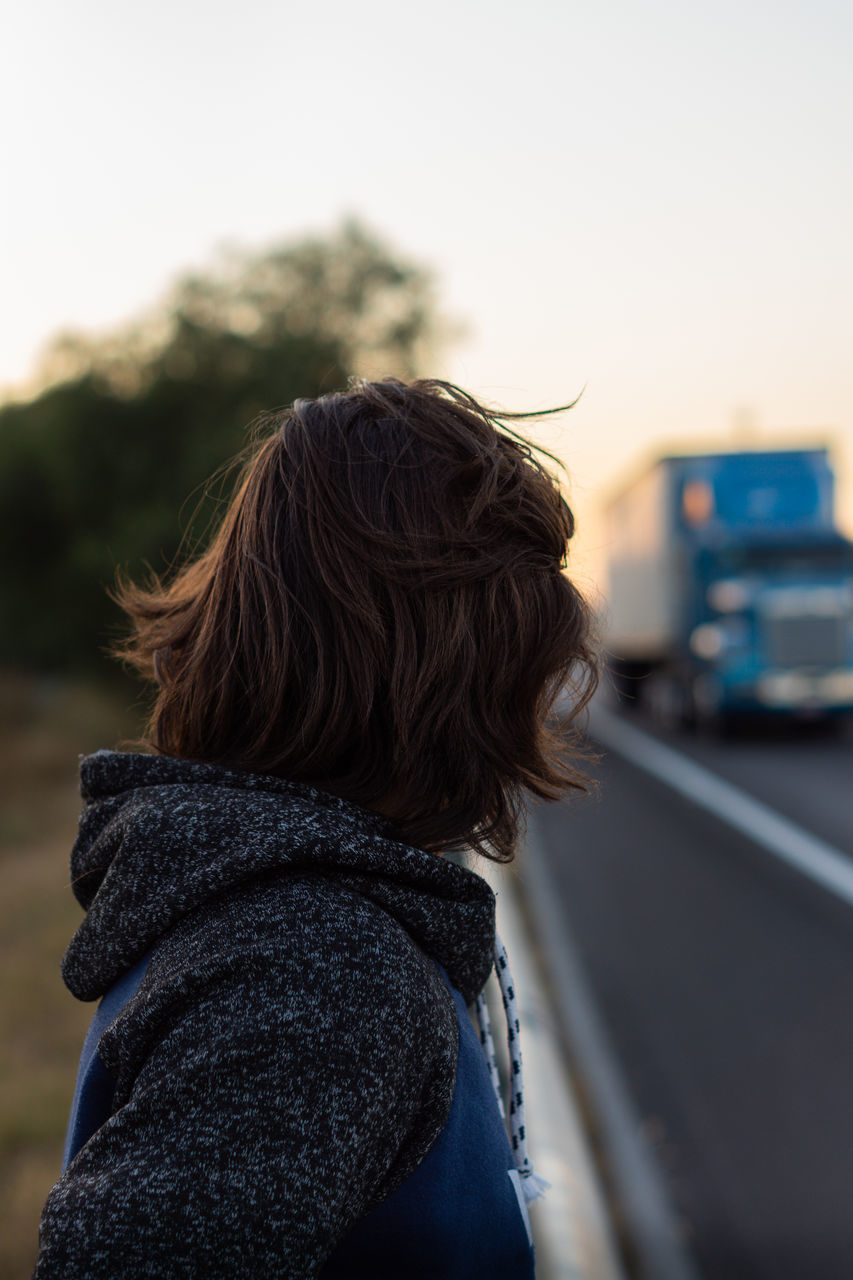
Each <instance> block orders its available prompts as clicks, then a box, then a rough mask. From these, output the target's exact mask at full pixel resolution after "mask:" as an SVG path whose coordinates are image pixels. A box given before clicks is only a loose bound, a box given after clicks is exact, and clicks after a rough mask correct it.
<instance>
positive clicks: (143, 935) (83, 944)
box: [62, 751, 495, 1002]
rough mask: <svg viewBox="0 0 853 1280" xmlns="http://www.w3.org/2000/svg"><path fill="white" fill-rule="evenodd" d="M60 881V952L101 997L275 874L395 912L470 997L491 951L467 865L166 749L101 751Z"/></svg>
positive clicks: (290, 788)
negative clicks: (66, 941)
mask: <svg viewBox="0 0 853 1280" xmlns="http://www.w3.org/2000/svg"><path fill="white" fill-rule="evenodd" d="M80 780H81V781H80V787H81V794H82V796H83V800H84V808H83V813H82V815H81V818H80V828H79V832H78V836H77V840H76V842H75V844H74V848H73V850H72V853H71V884H72V888H73V890H74V894H75V896H76V898H77V900H78V902H79V903H80V904H81V906H82V907H83V908H84V909H85V911H86V916H85V918H84V920H83V922H82V924H81V925H80V927H79V929H78V930H77V932H76V933H75V935H74V937H73V939H72V940H71V944H70V946H69V947H68V950H67V952H66V953H65V957H64V959H63V961H62V975H63V978H64V979H65V983H66V985H67V986H68V988H69V990H70V991H71V992H73V994H74V995H75V996H77V997H78V998H79V999H81V1000H95V999H97V998H98V997H100V996H102V995H103V994H104V993H105V992H106V991H108V990H109V988H110V987H111V986H112V985H113V983H114V982H116V981H117V980H118V979H119V978H120V977H121V976H122V975H123V974H124V973H125V972H126V971H127V970H128V969H130V968H131V967H132V966H133V965H134V964H135V963H136V962H137V961H138V960H139V959H141V957H142V956H143V955H144V954H145V953H146V951H148V950H149V949H150V947H151V946H152V945H153V944H154V943H155V942H156V941H157V939H158V938H160V937H161V936H162V935H163V934H165V933H166V932H168V930H169V929H170V928H171V927H172V926H173V925H174V924H175V923H176V922H177V921H178V920H180V919H181V918H182V917H184V916H186V915H187V914H188V913H189V912H191V911H193V910H194V909H195V908H197V907H198V906H200V905H201V904H202V903H204V902H205V901H207V900H208V899H211V898H214V897H219V896H221V895H222V894H223V893H225V892H227V891H228V890H229V889H231V888H232V887H234V886H237V885H241V884H244V883H245V882H247V881H251V880H255V879H258V878H260V877H263V878H265V879H266V878H268V877H269V876H270V875H273V874H275V873H277V872H284V873H286V872H288V871H291V870H292V871H294V872H305V871H311V872H316V873H319V874H322V875H324V876H331V877H334V878H335V879H337V880H339V881H340V882H341V883H342V884H343V885H345V886H346V887H347V888H350V889H354V890H356V891H357V892H358V893H360V894H362V895H363V896H364V897H367V898H370V899H371V900H372V901H373V902H375V903H377V904H378V905H379V906H381V907H382V908H383V909H384V910H385V911H387V912H388V913H389V915H391V916H393V917H394V918H395V919H396V920H398V921H399V922H400V924H401V925H402V926H403V927H404V928H405V929H406V931H407V932H408V933H409V934H410V936H411V937H412V938H413V939H414V940H415V942H417V943H418V945H419V946H420V947H422V949H423V950H424V951H426V952H427V953H428V954H429V955H431V956H432V957H433V958H434V959H435V960H437V961H438V963H439V964H441V965H442V967H443V968H444V969H445V971H446V973H447V975H448V977H449V978H450V981H451V982H452V983H453V985H454V986H455V987H456V988H457V989H458V990H459V991H460V992H461V994H462V995H463V997H464V998H465V1000H466V1001H468V1002H470V1001H471V1000H473V999H474V997H475V996H476V995H477V994H478V992H479V991H480V990H481V988H482V987H483V985H484V983H485V982H486V979H487V978H488V975H489V972H490V970H491V966H492V961H493V956H494V932H495V900H494V894H493V893H492V890H491V889H490V888H489V886H488V885H487V884H486V882H485V881H484V880H483V879H482V878H481V877H480V876H478V875H476V874H475V873H474V872H472V871H468V870H466V869H465V868H464V867H461V866H459V865H458V864H456V863H454V862H451V861H448V860H446V859H444V858H442V857H439V856H438V855H436V854H434V853H425V852H424V851H423V850H422V849H414V848H412V847H411V846H409V845H406V844H403V843H401V842H400V841H399V840H398V839H396V838H395V837H394V834H393V829H392V827H391V825H390V824H389V823H388V822H387V821H386V820H385V819H383V818H381V817H380V816H379V815H378V814H375V813H372V812H370V811H368V810H366V809H362V808H361V807H360V806H358V805H355V804H351V803H350V802H348V801H346V800H342V799H340V798H339V797H337V796H332V795H328V794H326V793H324V792H321V791H317V790H315V789H314V788H312V787H308V786H303V785H301V784H299V783H293V782H287V781H285V780H283V779H280V778H274V777H271V776H268V775H262V774H251V773H241V772H238V771H235V770H229V769H223V768H219V767H218V766H215V765H206V764H197V763H194V762H191V761H187V760H176V759H172V758H170V757H166V756H147V755H136V754H127V753H122V752H116V751H98V752H96V753H95V754H94V755H91V756H86V757H84V758H83V759H82V761H81V764H80Z"/></svg>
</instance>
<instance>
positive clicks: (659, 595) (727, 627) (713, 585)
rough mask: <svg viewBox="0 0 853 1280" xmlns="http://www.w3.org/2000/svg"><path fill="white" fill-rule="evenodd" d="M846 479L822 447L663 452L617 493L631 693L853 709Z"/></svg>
mask: <svg viewBox="0 0 853 1280" xmlns="http://www.w3.org/2000/svg"><path fill="white" fill-rule="evenodd" d="M833 489H834V480H833V473H832V469H831V467H830V464H829V458H828V454H827V451H826V450H825V449H811V450H789V451H774V452H772V453H771V452H750V453H720V454H704V455H697V456H682V457H668V458H663V459H660V460H659V461H658V463H656V464H655V466H654V467H653V468H652V469H651V470H650V472H648V473H646V475H645V476H643V477H641V479H640V481H638V482H637V483H635V484H634V485H632V486H629V487H628V488H626V489H625V490H624V491H622V492H621V493H620V494H619V495H617V497H616V499H614V501H613V502H612V503H611V504H610V508H609V511H608V525H609V530H610V538H609V547H610V597H609V602H610V625H609V627H608V629H607V638H608V648H609V651H610V653H611V655H612V657H611V666H612V668H613V671H614V676H615V679H616V681H617V684H619V685H621V687H622V689H623V691H625V690H627V689H629V688H631V692H632V693H633V696H634V700H635V701H641V700H643V699H644V697H645V698H646V700H649V701H651V702H652V704H653V706H658V707H666V708H668V709H669V710H670V711H672V710H673V709H677V713H678V715H679V718H680V719H682V720H684V721H691V720H693V719H695V718H699V719H708V720H713V719H721V718H726V717H728V718H730V717H732V716H735V715H742V714H746V713H755V712H760V713H764V714H768V715H777V716H778V715H782V716H786V717H800V718H803V717H811V718H814V717H815V716H830V715H836V714H841V713H847V712H850V711H851V710H853V545H851V543H850V542H849V541H848V540H847V539H846V538H844V537H843V536H842V535H841V534H840V533H839V532H838V530H837V529H836V528H835V525H834V516H833ZM632 686H633V687H632Z"/></svg>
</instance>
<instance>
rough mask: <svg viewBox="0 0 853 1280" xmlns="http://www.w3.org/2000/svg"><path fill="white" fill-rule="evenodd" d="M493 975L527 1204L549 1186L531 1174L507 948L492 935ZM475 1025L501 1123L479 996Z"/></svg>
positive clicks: (486, 1018)
mask: <svg viewBox="0 0 853 1280" xmlns="http://www.w3.org/2000/svg"><path fill="white" fill-rule="evenodd" d="M495 971H496V973H497V975H498V982H499V983H500V988H501V999H502V1000H503V1007H504V1013H505V1015H506V1041H507V1049H508V1051H509V1064H510V1097H509V1136H510V1142H511V1144H512V1153H513V1159H514V1161H515V1167H516V1169H517V1170H518V1173H519V1175H520V1177H521V1186H522V1190H523V1192H524V1197H525V1199H526V1200H527V1201H528V1202H529V1201H531V1200H535V1199H536V1198H537V1197H538V1196H541V1195H543V1194H544V1192H545V1191H546V1190H547V1188H548V1186H549V1183H548V1182H546V1181H545V1179H544V1178H540V1176H539V1175H538V1174H537V1173H534V1171H533V1165H532V1164H531V1163H530V1157H529V1155H528V1152H527V1128H526V1125H525V1122H524V1078H523V1074H522V1068H521V1039H520V1034H519V1031H520V1029H519V1021H518V1005H517V1003H516V997H515V987H514V985H513V981H512V974H511V973H510V969H509V961H508V959H507V954H506V948H505V947H504V945H503V943H502V942H501V940H500V938H499V937H498V935H497V934H495ZM476 1007H477V1022H478V1025H479V1028H480V1043H481V1044H482V1046H483V1051H484V1053H485V1055H486V1062H487V1064H488V1068H489V1076H490V1077H491V1081H492V1087H493V1088H494V1091H495V1097H496V1098H497V1100H498V1106H499V1108H500V1113H501V1116H502V1117H503V1119H504V1120H505V1119H506V1112H505V1110H504V1103H503V1097H502V1096H501V1082H500V1076H499V1074H498V1064H497V1061H496V1058H495V1046H494V1041H493V1040H492V1030H491V1025H490V1022H489V1011H488V1008H487V1007H486V998H485V996H484V995H483V994H482V993H481V994H480V995H479V996H478V998H477V1006H476Z"/></svg>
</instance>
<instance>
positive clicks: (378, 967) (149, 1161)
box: [35, 752, 494, 1280]
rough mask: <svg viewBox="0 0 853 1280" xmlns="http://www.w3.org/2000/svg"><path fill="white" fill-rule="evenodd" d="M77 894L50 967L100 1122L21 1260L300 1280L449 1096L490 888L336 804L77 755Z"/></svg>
mask: <svg viewBox="0 0 853 1280" xmlns="http://www.w3.org/2000/svg"><path fill="white" fill-rule="evenodd" d="M81 775H82V790H83V796H84V800H85V802H86V805H85V809H84V811H83V815H82V817H81V824H80V832H79V836H78V839H77V842H76V844H75V846H74V850H73V853H72V861H71V869H72V881H73V885H74V891H75V893H76V895H77V897H78V899H79V901H80V902H81V904H82V906H83V907H84V908H85V909H86V916H85V919H84V921H83V923H82V924H81V926H80V928H79V929H78V931H77V933H76V934H75V936H74V938H73V940H72V942H71V945H70V946H69V948H68V951H67V953H66V956H65V959H64V961H63V974H64V977H65V981H66V983H67V984H68V986H69V988H70V989H71V990H72V991H73V992H74V994H75V995H77V996H78V997H80V998H81V999H84V1000H92V999H96V998H97V997H99V996H100V995H102V994H103V993H104V992H105V991H106V990H108V988H109V987H110V986H111V985H112V984H113V983H114V982H115V981H116V979H117V978H119V977H120V976H122V974H124V973H125V972H126V971H127V970H128V969H129V968H130V967H131V966H132V965H133V964H134V963H135V962H136V961H137V960H139V959H140V958H141V957H142V956H144V955H146V954H150V957H151V958H150V962H149V964H148V968H147V970H146V973H145V977H144V979H143V981H142V983H141V985H140V987H139V989H138V990H137V992H136V994H135V995H134V996H133V997H132V999H131V1000H130V1001H129V1003H128V1004H127V1005H126V1006H125V1008H124V1009H123V1011H122V1013H121V1014H120V1016H119V1017H118V1018H117V1019H116V1020H115V1021H114V1022H113V1023H112V1025H111V1026H110V1027H109V1028H108V1030H107V1031H106V1032H105V1034H104V1035H103V1036H102V1037H101V1041H100V1046H99V1052H100V1056H101V1059H102V1060H103V1062H104V1063H105V1065H106V1067H107V1068H108V1070H109V1072H110V1074H111V1076H112V1077H113V1079H114V1080H115V1095H114V1100H113V1114H112V1116H111V1118H110V1119H109V1120H108V1121H107V1123H106V1124H104V1125H103V1126H102V1127H101V1128H100V1129H99V1130H98V1131H97V1132H96V1133H95V1134H94V1136H93V1137H92V1138H90V1140H89V1141H88V1142H87V1143H86V1145H85V1146H84V1147H83V1148H82V1150H81V1151H80V1152H79V1154H78V1155H77V1156H76V1158H75V1159H74V1160H73V1161H72V1163H71V1165H70V1166H69V1168H68V1169H67V1170H66V1172H65V1174H64V1175H63V1177H62V1178H61V1179H60V1181H59V1182H58V1183H57V1184H56V1186H55V1187H54V1188H53V1190H52V1191H51V1193H50V1196H49V1198H48V1201H47V1205H46V1206H45V1211H44V1214H43V1218H42V1228H41V1250H40V1255H39V1262H38V1264H37V1268H36V1272H35V1275H36V1277H38V1280H48V1278H51V1280H52V1278H54V1277H60V1276H62V1277H66V1278H70V1277H83V1276H85V1277H91V1278H92V1280H99V1278H100V1277H104V1278H106V1277H111V1278H113V1277H117V1276H128V1277H136V1276H139V1277H141V1276H146V1277H147V1276H150V1277H158V1276H169V1277H173V1276H175V1277H177V1276H204V1277H220V1276H221V1277H225V1276H228V1277H249V1276H264V1277H267V1276H269V1277H293V1278H295V1277H311V1276H315V1275H321V1274H322V1266H323V1262H324V1260H325V1259H326V1258H327V1257H328V1256H329V1255H330V1253H331V1252H332V1251H333V1249H334V1248H335V1245H336V1244H337V1242H338V1241H339V1240H340V1239H341V1237H342V1236H344V1235H345V1233H346V1231H347V1230H348V1229H349V1228H350V1227H351V1226H352V1225H353V1224H354V1223H355V1222H356V1221H357V1220H358V1219H359V1218H360V1217H362V1216H363V1215H364V1214H365V1213H366V1212H367V1211H368V1210H369V1209H370V1208H371V1207H372V1206H374V1205H375V1204H378V1203H379V1202H380V1201H381V1200H383V1199H384V1198H385V1197H386V1196H387V1195H388V1194H390V1192H391V1191H393V1190H394V1189H395V1188H396V1187H397V1186H399V1185H400V1184H401V1183H402V1181H403V1180H404V1179H405V1178H406V1177H407V1176H408V1174H409V1173H411V1172H412V1170H413V1169H415V1168H416V1167H417V1165H418V1164H419V1163H420V1161H421V1160H422V1159H423V1158H424V1156H425V1155H426V1153H427V1152H428V1151H429V1149H430V1147H431V1146H432V1144H433V1143H434V1141H435V1139H436V1137H437V1136H438V1134H439V1132H440V1131H441V1129H442V1127H443V1125H444V1123H445V1120H446V1118H447V1114H448V1111H449V1108H450V1103H451V1099H452V1094H453V1085H454V1073H455V1064H456V1049H457V1037H458V1024H457V1020H456V1011H455V1008H454V1005H453V1001H452V999H451V997H450V994H449V992H448V990H447V987H446V985H445V983H444V982H443V980H442V978H441V975H440V973H439V972H438V969H437V967H436V964H435V963H434V961H437V962H438V963H439V964H441V965H442V966H443V968H444V969H445V971H446V973H447V974H448V976H449V978H450V980H451V982H452V983H453V985H454V986H456V987H457V988H458V989H459V990H460V991H461V992H462V994H463V995H464V996H465V998H466V1000H469V1001H470V1000H471V999H472V998H473V997H474V996H475V995H476V994H477V992H478V991H479V990H480V988H481V987H482V986H483V984H484V983H485V981H486V978H487V976H488V973H489V970H490V967H491V960H492V944H493V938H494V897H493V894H492V892H491V890H490V889H489V887H488V885H486V883H485V881H483V880H482V879H481V878H480V877H479V876H477V875H475V874H473V873H472V872H470V871H467V870H465V869H463V868H461V867H459V866H457V865H455V864H454V863H451V862H448V861H445V860H443V859H441V858H439V857H436V856H435V855H433V854H427V853H424V852H423V851H421V850H417V849H412V848H410V847H408V846H406V845H404V844H402V843H400V842H399V841H397V840H395V839H394V837H393V833H392V832H391V830H390V828H389V827H388V825H387V824H386V823H385V822H384V821H383V820H382V819H381V818H379V817H378V816H376V815H374V814H370V813H368V812H366V811H364V810H362V809H360V808H358V807H357V806H355V805H352V804H349V803H347V802H345V801H343V800H340V799H337V798H335V797H332V796H328V795H325V794H323V793H320V792H317V791H314V790H312V789H311V788H308V787H303V786H299V785H295V784H290V783H287V782H284V781H281V780H277V779H273V778H269V777H260V776H256V775H249V774H243V773H238V772H230V771H228V770H224V769H219V768H216V767H213V766H206V765H198V764H193V763H190V762H186V761H178V760H172V759H164V758H161V757H153V756H140V755H127V754H120V753H115V752H99V753H97V754H96V755H94V756H90V757H88V758H87V759H86V760H84V761H83V762H82V767H81Z"/></svg>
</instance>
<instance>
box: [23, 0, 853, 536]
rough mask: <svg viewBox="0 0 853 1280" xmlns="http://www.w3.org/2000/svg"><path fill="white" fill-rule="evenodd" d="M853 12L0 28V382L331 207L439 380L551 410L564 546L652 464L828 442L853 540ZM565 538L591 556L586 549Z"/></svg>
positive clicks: (77, 21) (256, 0)
mask: <svg viewBox="0 0 853 1280" xmlns="http://www.w3.org/2000/svg"><path fill="white" fill-rule="evenodd" d="M851 60H853V6H851V5H850V3H849V0H809V2H806V0H799V2H797V3H792V2H791V0H773V2H772V3H770V2H769V0H738V2H735V0H713V3H712V2H710V0H702V2H695V0H694V2H692V3H691V2H690V0H680V2H678V3H676V2H673V0H649V2H648V3H629V2H628V0H612V2H611V3H607V2H599V3H587V4H585V5H583V6H581V5H579V4H572V3H566V2H565V0H563V2H561V3H557V2H556V0H526V3H524V4H513V5H510V4H509V3H507V2H506V0H488V3H486V2H485V0H469V2H467V3H466V0H456V2H455V3H451V2H450V0H436V2H435V3H432V4H431V5H430V6H428V7H426V6H410V5H403V4H400V3H399V0H395V2H394V3H392V2H391V0H362V3H360V4H357V5H356V4H353V3H352V0H325V2H323V0H319V2H315V3H313V4H311V5H307V4H305V3H304V2H303V3H301V4H299V5H295V4H292V3H277V4H273V3H269V0H241V2H240V3H239V4H224V3H220V2H217V0H205V2H204V3H202V2H201V0H149V3H147V4H146V5H145V6H138V5H133V6H132V5H129V4H125V3H120V2H117V0H110V2H109V3H107V2H106V0H76V3H75V4H73V5H72V4H68V3H67V0H29V3H28V4H27V5H26V6H24V5H20V6H17V7H16V10H15V12H14V14H13V16H11V17H7V20H6V24H5V31H4V36H3V64H4V65H3V69H2V70H3V74H2V76H0V111H2V119H3V121H4V134H5V137H4V145H3V154H4V170H5V174H4V176H5V191H4V197H3V200H2V207H0V217H2V225H3V235H2V290H3V300H4V305H3V307H2V315H0V384H12V383H15V382H19V381H21V380H22V379H25V378H26V377H27V375H28V374H29V373H30V372H31V371H32V368H33V365H34V362H35V360H36V356H37V353H38V351H39V349H40V347H41V346H42V344H43V343H44V342H45V340H46V339H47V338H49V337H50V335H51V334H52V333H54V332H55V331H56V330H57V329H58V328H60V327H75V328H94V329H97V328H99V327H104V326H109V325H110V324H112V323H114V322H116V321H118V320H121V319H124V318H127V317H129V316H130V315H132V314H133V313H134V311H136V310H137V309H139V308H141V307H144V306H146V305H147V304H149V303H151V302H153V301H155V300H156V299H157V297H158V296H160V295H161V294H162V293H163V292H164V291H165V290H166V289H167V287H168V285H169V283H170V281H171V280H172V279H173V278H174V277H175V275H176V274H178V273H180V272H181V271H182V270H184V269H186V268H188V267H191V266H192V267H203V266H204V264H205V263H206V262H209V261H210V260H211V258H212V256H213V254H214V252H215V249H216V247H217V246H218V245H221V244H223V243H225V242H237V243H242V244H245V245H248V246H255V247H262V246H263V245H265V244H267V243H269V242H271V241H274V240H281V239H287V238H291V237H293V236H296V235H299V234H301V233H304V232H307V231H312V232H313V231H320V232H322V231H323V230H331V229H332V228H333V227H334V226H335V225H336V224H337V222H338V221H339V219H340V217H341V216H342V215H343V214H344V213H353V214H356V215H357V216H359V217H360V218H361V219H362V220H363V221H365V222H366V223H367V224H368V225H369V226H370V227H371V228H372V229H374V230H376V231H377V232H379V233H381V234H382V235H383V236H384V237H386V238H387V239H388V240H389V241H390V242H391V244H392V245H393V246H394V247H395V248H396V249H397V250H399V251H400V252H401V253H402V254H404V255H406V256H409V257H412V258H414V259H417V260H418V261H421V262H423V263H424V264H426V265H429V266H431V267H433V268H434V270H435V272H436V274H437V278H438V286H439V297H440V301H441V303H442V306H443V309H444V310H445V311H447V312H448V313H450V314H451V315H453V316H455V317H457V318H458V319H460V320H462V321H463V322H465V324H466V325H467V327H468V330H469V336H468V338H467V339H466V340H465V341H464V342H462V343H460V344H458V346H457V347H455V348H454V349H453V350H451V351H450V352H449V353H448V355H447V357H446V358H445V359H444V361H443V362H442V365H441V367H440V368H437V369H436V370H435V371H434V372H435V373H436V374H438V375H439V376H444V377H450V378H452V379H453V380H454V381H457V382H460V383H461V384H462V385H464V386H466V387H467V388H468V389H470V390H472V391H473V392H475V394H480V395H482V396H484V397H486V398H488V399H491V400H493V401H499V402H502V403H503V404H505V405H506V406H507V407H510V408H528V407H542V406H546V405H549V404H553V403H561V402H565V401H566V400H567V399H571V398H572V397H573V396H574V395H575V394H577V392H578V391H579V390H580V389H581V387H582V386H584V385H586V392H585V394H584V397H583V399H582V401H581V403H580V405H579V406H578V407H577V408H576V409H575V410H574V411H573V413H572V414H570V415H568V416H567V417H565V418H564V419H562V420H561V424H560V426H559V427H558V428H555V429H554V430H552V431H551V432H549V433H548V436H547V439H548V441H549V443H551V444H552V445H554V446H556V447H557V449H558V451H559V452H560V453H561V455H562V456H563V457H564V459H565V461H566V463H567V464H568V466H569V469H570V473H571V476H572V482H573V486H572V492H573V494H574V499H575V504H576V506H577V508H578V512H579V516H580V533H579V552H580V553H581V559H583V557H584V556H585V555H589V556H592V558H593V559H594V558H595V546H596V545H597V544H598V543H600V532H599V531H598V523H597V519H596V515H595V511H596V506H597V503H598V500H599V498H600V496H601V494H602V493H603V492H605V491H606V490H607V489H608V487H609V486H611V485H612V484H613V482H614V480H615V479H618V477H619V476H621V475H624V474H625V473H626V472H630V471H631V470H632V469H633V468H634V466H635V465H636V464H637V462H638V461H639V460H640V459H642V458H643V457H647V456H649V455H650V454H652V453H654V451H655V450H656V449H657V448H660V447H662V446H665V447H666V448H668V449H670V450H671V449H672V447H673V446H676V447H680V446H685V447H688V448H689V447H695V446H696V444H697V443H699V442H700V441H701V442H703V443H708V444H715V443H716V444H721V445H726V446H730V445H731V444H732V442H733V441H735V440H739V439H748V440H749V441H750V442H751V443H756V444H760V443H765V442H766V443H767V444H768V445H772V444H774V443H776V442H777V441H780V440H781V441H784V442H787V443H791V444H793V443H797V442H798V441H799V440H801V439H802V440H806V441H808V442H813V441H815V440H819V439H826V440H828V441H829V442H830V443H832V444H834V446H835V451H836V460H837V462H838V463H839V466H840V469H841V471H842V475H843V478H844V480H845V488H844V490H843V502H844V516H845V523H846V525H847V526H848V528H850V527H853V361H851V349H853V342H851V339H853V251H851V236H852V235H853V164H851V157H853V76H851V74H850V66H851ZM584 539H586V542H584Z"/></svg>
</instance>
